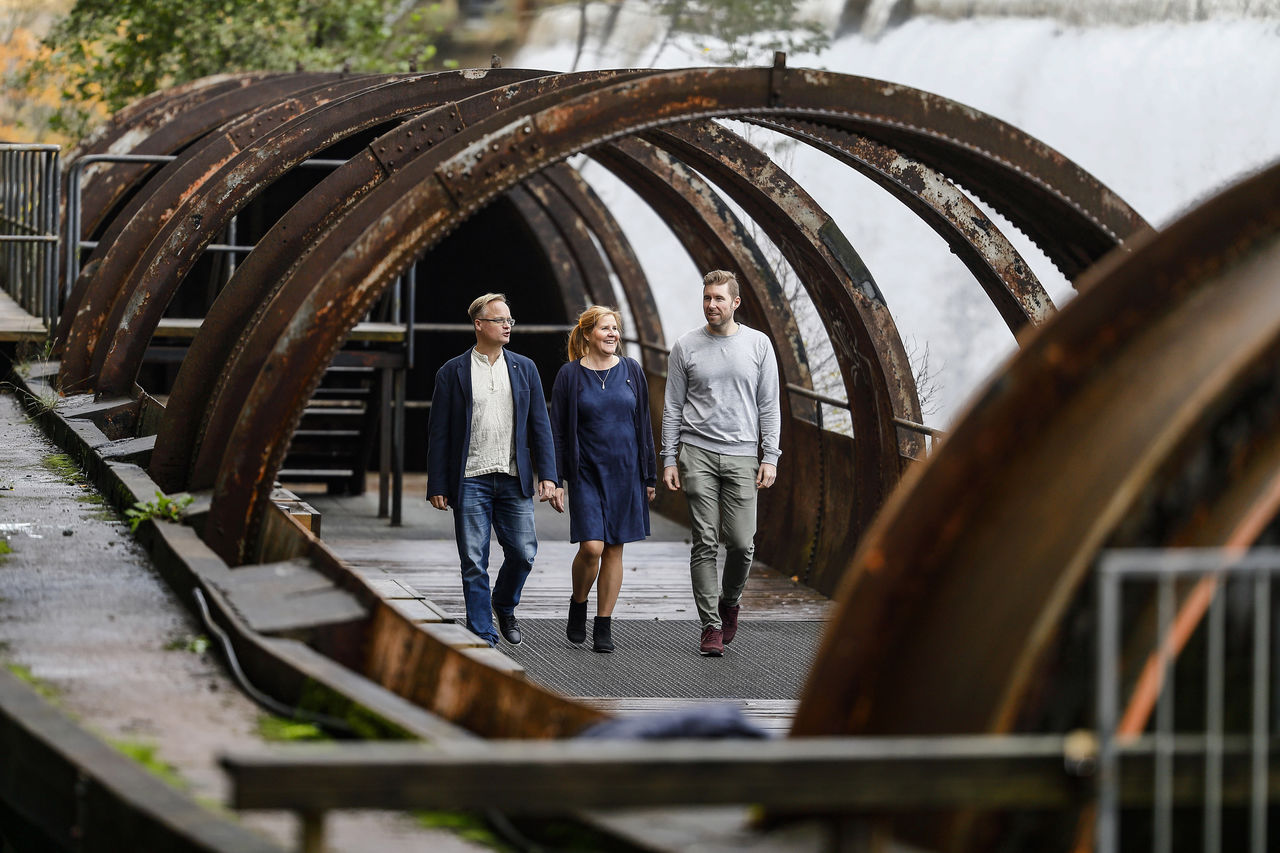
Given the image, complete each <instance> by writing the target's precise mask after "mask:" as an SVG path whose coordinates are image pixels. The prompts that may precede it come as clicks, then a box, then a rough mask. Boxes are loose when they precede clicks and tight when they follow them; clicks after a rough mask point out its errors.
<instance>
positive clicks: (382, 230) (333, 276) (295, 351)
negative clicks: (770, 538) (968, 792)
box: [215, 70, 1100, 538]
mask: <svg viewBox="0 0 1280 853" xmlns="http://www.w3.org/2000/svg"><path fill="white" fill-rule="evenodd" d="M770 74H771V72H770V71H767V70H760V71H757V70H719V71H709V70H695V71H681V72H669V73H666V74H661V75H653V76H649V77H644V78H640V79H634V80H630V81H627V82H624V83H620V84H616V85H614V86H611V87H603V88H601V89H599V90H598V91H596V92H594V93H591V94H584V95H580V96H578V97H575V98H568V97H560V98H557V99H555V103H553V104H549V105H539V104H537V103H536V102H535V103H534V106H535V107H536V106H543V109H542V111H541V112H540V113H539V114H538V115H537V117H536V120H535V119H531V120H530V121H528V122H521V121H519V120H517V119H518V116H519V113H520V112H521V111H523V112H530V113H531V112H533V109H532V108H531V107H529V106H526V107H524V108H522V109H521V110H517V111H514V114H513V115H511V116H510V117H509V118H508V117H504V118H503V120H502V124H501V125H499V123H498V121H497V120H494V122H493V123H492V125H490V126H486V127H484V128H479V127H475V128H472V129H470V130H468V131H466V132H464V134H462V135H460V137H459V138H457V139H455V140H450V141H448V142H446V143H444V144H443V145H441V146H440V147H439V148H437V149H436V150H435V151H434V152H433V154H432V156H431V157H428V158H421V159H425V160H427V161H428V162H435V163H438V164H439V166H440V168H439V170H438V174H437V175H436V183H435V184H434V185H432V184H431V182H429V181H427V182H424V181H422V180H421V177H425V175H424V174H423V171H422V170H420V169H419V168H418V161H415V163H414V164H412V165H411V166H410V167H408V168H406V170H405V171H404V172H402V173H400V174H399V175H398V176H397V177H396V178H393V180H392V181H390V182H388V184H385V185H383V186H382V187H380V188H378V189H377V190H375V191H374V192H373V193H371V194H370V195H369V196H366V198H365V199H364V201H363V202H361V204H360V205H357V206H356V208H353V211H354V210H358V209H359V208H360V207H362V206H373V207H377V208H380V209H381V210H382V212H383V213H384V214H391V212H392V210H394V211H396V212H395V213H394V214H392V215H390V216H386V217H385V218H383V219H382V221H383V222H384V223H390V222H414V223H417V225H416V227H414V228H412V229H411V230H410V231H409V232H408V233H403V232H402V233H398V234H388V233H386V232H387V231H388V230H395V229H388V228H387V227H386V226H385V225H384V226H376V225H375V226H374V227H373V228H369V229H368V230H367V231H366V227H367V226H365V225H363V224H362V223H360V222H357V221H353V222H352V223H351V224H352V225H353V226H355V227H356V228H357V229H358V230H360V231H365V232H366V236H365V238H360V239H357V241H356V244H355V245H354V246H352V247H351V250H350V251H348V252H346V253H345V254H344V255H343V256H342V257H341V258H340V259H339V262H338V263H337V264H335V265H334V267H333V269H332V270H331V271H330V272H328V273H323V274H321V275H320V276H316V273H318V272H319V268H318V267H319V265H318V264H316V265H313V266H310V267H309V269H308V271H309V272H310V273H311V274H312V275H313V276H316V277H314V278H312V279H311V280H312V281H315V280H317V279H318V278H323V279H326V280H327V281H321V284H320V285H319V287H318V288H317V291H316V292H315V293H313V295H312V297H311V298H310V300H309V303H310V307H308V308H307V309H306V310H304V311H302V312H301V313H300V314H299V315H298V316H297V317H296V318H295V320H294V322H295V323H298V322H304V320H303V317H306V320H305V322H307V323H309V324H314V323H315V322H316V321H317V320H321V319H323V320H324V321H325V322H336V323H339V324H341V323H345V322H346V319H347V315H348V314H349V312H350V311H353V310H356V309H359V308H362V306H363V303H364V299H365V298H366V297H368V298H372V296H373V295H376V291H377V290H378V289H379V287H380V286H381V285H379V284H378V283H376V282H375V280H376V279H378V278H380V277H383V276H385V275H386V274H387V273H388V272H389V271H390V270H392V269H399V268H402V267H403V266H404V265H405V264H406V263H407V261H408V260H409V255H410V253H412V254H416V253H418V252H420V251H421V250H422V249H423V248H424V247H425V246H426V245H429V244H430V243H431V242H432V241H433V240H434V239H438V236H439V234H442V233H444V232H446V231H447V230H448V229H449V228H450V227H452V223H453V222H456V221H458V220H460V219H463V218H465V217H466V216H467V215H469V214H470V213H471V212H472V211H473V210H475V209H476V208H477V207H478V206H480V205H481V204H483V203H486V202H487V200H488V199H489V198H491V197H492V195H493V193H494V191H495V190H496V191H501V189H502V188H503V187H505V186H507V185H509V184H510V183H512V182H514V181H515V180H519V179H521V178H523V177H524V176H526V175H528V174H530V173H532V172H533V171H536V170H537V169H538V168H540V167H541V166H543V165H546V164H547V163H549V162H552V161H554V160H556V159H559V158H561V157H563V156H567V154H568V153H572V151H573V150H576V149H581V148H582V147H583V146H584V145H585V146H590V145H593V144H598V143H600V142H604V141H607V140H609V139H611V138H613V137H615V136H618V135H622V134H625V133H630V132H635V131H637V130H643V129H645V128H647V127H656V126H659V125H663V124H669V123H672V122H676V121H682V120H688V119H690V118H697V117H703V116H710V115H728V116H732V115H752V114H777V115H781V116H784V117H785V116H790V117H805V116H807V115H811V114H818V113H821V114H823V115H825V116H827V117H828V120H829V119H830V117H831V116H832V115H833V114H835V115H838V116H839V117H840V118H841V120H842V121H844V122H845V123H846V124H850V125H858V124H860V123H867V124H869V125H870V126H873V127H874V126H875V124H874V123H868V122H866V120H865V115H866V113H867V111H869V108H870V104H860V103H858V102H857V99H856V97H854V98H853V100H849V99H848V97H846V99H844V100H842V101H840V102H839V105H838V106H837V107H836V108H834V109H833V108H832V105H831V95H832V90H836V91H838V92H839V93H840V94H842V95H845V96H857V95H858V94H861V95H863V96H864V97H867V98H869V97H870V95H871V93H872V91H873V90H872V88H871V84H869V83H868V81H864V80H861V79H860V78H843V79H842V80H839V81H837V80H835V79H834V77H833V76H832V75H826V74H817V73H815V74H814V75H811V76H805V77H804V78H803V79H804V83H805V85H804V86H799V85H797V82H796V80H792V81H791V83H789V85H788V87H787V91H786V93H785V97H783V98H782V99H781V100H779V98H778V97H777V93H776V91H773V89H772V88H771V80H770ZM836 76H837V77H838V75H836ZM837 83H839V84H840V85H835V84H837ZM820 84H821V85H820ZM874 91H875V94H876V95H877V98H876V104H877V106H880V107H883V106H884V104H883V100H882V95H883V92H882V91H880V89H875V90H874ZM605 92H607V93H608V95H607V96H601V95H602V94H603V93H605ZM947 103H950V102H947ZM953 106H954V105H953ZM859 108H861V109H859ZM948 119H949V121H948V122H947V124H949V125H955V128H952V127H947V128H944V130H946V131H953V130H955V129H956V128H958V129H959V130H962V131H967V132H968V133H969V135H970V136H971V137H974V138H975V140H976V139H977V138H978V137H979V136H980V131H981V130H989V123H990V122H992V121H994V120H991V119H989V118H987V117H981V116H980V114H976V113H974V112H973V111H964V110H956V111H954V112H953V113H951V114H950V115H949V117H948ZM983 119H985V121H983ZM882 121H883V119H882ZM535 128H536V130H535ZM485 130H489V131H490V133H489V134H488V135H487V136H486V134H485V132H484V131H485ZM902 130H903V129H902V128H900V127H899V128H896V131H897V132H901V131H902ZM915 133H917V135H924V134H922V133H920V132H919V131H915ZM935 133H937V131H936V130H934V129H931V131H930V136H929V140H928V145H929V146H933V147H939V146H942V147H951V148H955V149H957V151H961V150H963V152H964V153H963V154H959V153H958V154H957V157H958V158H960V159H961V160H963V161H966V164H967V165H970V166H971V164H970V163H967V161H972V160H974V159H975V158H976V159H977V160H979V161H980V162H982V163H984V164H985V165H986V167H987V168H988V169H991V170H993V171H1000V170H1004V171H1008V172H1010V174H1009V175H1006V176H1005V177H1006V179H1007V180H1008V181H1009V182H1010V184H1018V183H1020V182H1021V183H1027V181H1025V180H1024V178H1023V176H1024V175H1025V174H1026V172H1024V171H1017V172H1015V171H1014V170H1012V169H1009V168H1007V167H1006V166H1005V165H1004V164H1003V163H1000V162H998V161H997V162H991V161H990V160H988V159H984V158H983V153H984V152H983V149H982V148H981V147H977V150H976V151H974V150H973V149H972V148H963V147H962V145H961V140H959V139H958V138H956V137H955V136H954V133H950V132H944V133H941V134H938V135H932V134H935ZM1019 136H1021V135H1019ZM459 139H465V140H466V141H467V142H471V143H472V144H471V145H469V146H467V145H465V144H463V143H461V142H459V141H458V140H459ZM1028 149H1029V150H1031V151H1032V153H1036V152H1039V153H1040V154H1041V155H1044V154H1045V152H1047V151H1048V149H1047V148H1045V147H1044V146H1038V147H1037V146H1034V145H1033V146H1028ZM1076 172H1079V170H1076ZM411 174H412V175H413V178H412V179H411V178H410V177H409V176H410V175H411ZM1079 175H1083V173H1082V172H1079V174H1078V175H1076V177H1079ZM1085 177H1087V176H1085ZM1090 180H1091V179H1090ZM1093 183H1094V184H1095V185H1096V182H1093ZM393 185H396V186H398V187H401V188H403V191H402V192H397V193H394V194H393V193H391V192H390V191H389V189H388V188H389V187H391V186H393ZM410 185H412V186H410ZM1027 189H1028V191H1030V192H1035V193H1037V194H1042V195H1043V194H1048V195H1052V194H1053V193H1052V190H1051V188H1048V187H1045V186H1041V185H1039V184H1037V183H1035V182H1030V183H1029V185H1028V187H1027ZM450 208H452V210H451V209H450ZM367 216H368V215H367V214H364V215H362V216H361V217H357V219H362V218H366V217H367ZM424 216H425V217H429V218H427V219H426V220H425V221H424V219H423V217H424ZM366 221H367V219H366ZM1082 221H1083V224H1084V225H1085V226H1087V228H1091V229H1094V230H1098V229H1099V228H1100V226H1099V224H1098V222H1097V221H1095V220H1094V219H1092V218H1088V217H1082ZM353 233H354V231H353ZM312 256H316V252H313V253H312V255H311V256H309V257H312ZM373 256H377V257H378V258H379V260H378V261H377V262H372V260H371V259H372V257H373ZM299 269H301V267H300V268H299ZM356 270H362V271H361V272H356ZM296 274H297V273H295V275H296ZM368 275H371V276H372V278H371V279H370V278H366V276H368ZM344 276H345V277H347V278H348V283H347V285H344V286H339V285H336V284H335V283H334V282H336V280H337V279H340V278H343V277H344ZM357 282H358V283H357ZM383 284H385V282H383ZM329 287H333V288H337V289H346V288H347V287H350V288H351V289H350V290H349V291H348V292H347V293H346V294H345V296H344V297H342V298H338V297H337V295H336V292H335V293H334V294H332V295H330V294H327V293H324V291H326V289H327V288H329ZM322 293H323V294H324V295H321V294H322ZM313 312H319V313H313ZM352 322H354V320H353V321H352ZM342 334H345V331H343V332H340V333H337V334H335V335H334V336H333V337H334V339H335V340H340V337H341V335H342ZM334 345H335V343H334V341H329V342H328V343H327V344H326V345H324V346H319V339H317V338H316V336H314V335H313V336H312V342H311V343H299V342H297V340H296V338H294V337H293V336H290V335H286V338H285V341H283V342H282V343H281V347H280V351H279V353H278V356H279V357H280V358H281V359H283V360H284V361H285V362H287V361H289V360H290V357H291V356H290V355H286V353H285V352H284V351H285V350H291V351H292V352H291V355H292V357H297V356H299V355H301V353H302V352H304V351H308V352H309V353H310V354H311V355H312V356H316V355H320V354H322V353H323V355H324V358H325V359H326V360H327V358H328V357H329V356H330V355H331V352H329V350H330V348H331V347H333V346H334ZM307 363H309V361H307V360H304V361H303V362H301V363H293V364H289V370H299V371H303V372H305V371H307V370H309V369H310V368H306V367H304V366H303V365H304V364H307ZM283 364H284V362H282V366H283ZM286 372H287V371H286ZM866 373H867V374H870V376H869V377H868V378H869V379H870V380H871V381H876V380H875V376H874V370H870V369H869V370H867V371H866ZM299 384H300V385H302V384H306V383H302V382H300V383H299ZM306 390H307V391H308V393H309V389H306ZM273 400H274V401H275V402H276V403H282V402H283V403H285V404H286V405H287V406H288V407H289V408H290V409H292V410H293V411H294V412H296V411H298V410H300V405H301V401H300V400H299V399H298V398H297V397H294V396H293V395H290V398H289V399H282V398H281V397H280V396H279V395H275V396H274V397H273ZM253 408H254V407H253V406H252V405H251V406H248V407H246V410H245V412H244V414H246V415H248V416H249V417H247V419H246V420H245V421H243V422H242V425H241V429H251V428H250V427H249V426H248V425H249V424H250V423H252V422H253V421H254V417H253V416H252V415H251V414H250V413H251V410H252V409H253ZM275 414H276V416H278V415H279V414H280V412H279V411H276V413H275ZM877 414H878V417H877V419H876V423H877V424H878V425H881V429H880V431H879V432H878V433H873V434H870V435H867V434H864V435H862V436H860V440H859V442H858V444H857V447H858V448H859V452H860V454H864V455H865V456H867V457H868V458H873V459H876V460H878V464H876V465H874V466H873V467H879V468H885V469H887V467H888V465H890V464H891V465H892V466H893V468H894V469H895V470H896V467H897V465H898V461H897V453H896V449H897V437H896V432H895V431H894V430H893V429H892V419H891V417H890V416H888V413H886V412H883V411H881V412H879V413H877ZM271 420H273V421H274V423H275V426H276V428H279V426H280V424H281V422H279V421H278V420H276V417H273V418H272V419H271ZM284 425H285V426H287V427H289V428H291V427H292V425H293V424H292V421H291V420H290V421H289V422H288V423H286V424H284ZM273 443H275V442H274V441H273ZM242 446H243V445H242ZM240 452H243V451H240ZM282 452H283V449H282V448H279V447H278V448H276V450H275V451H274V452H267V453H265V454H259V455H258V456H257V459H256V462H248V461H247V460H244V461H245V464H246V465H248V466H249V467H254V466H255V465H256V466H257V467H258V473H257V474H249V473H248V472H247V471H238V472H237V473H232V472H231V470H230V469H227V468H224V469H223V471H222V475H221V479H220V483H221V486H220V487H219V494H220V495H227V494H231V493H235V494H237V495H240V496H243V495H244V494H245V490H246V489H247V488H249V487H248V482H249V481H253V480H256V479H257V478H258V477H260V476H262V475H263V473H264V472H265V470H266V469H267V468H273V466H275V465H278V460H275V459H273V458H272V457H273V456H275V455H276V454H277V453H282ZM262 463H266V464H265V467H263V465H262ZM233 467H239V466H238V465H237V466H233ZM246 478H247V479H246ZM864 499H865V502H866V505H868V506H878V505H879V502H880V501H881V500H882V499H883V493H880V494H866V495H864ZM257 500H258V499H257V498H251V499H249V500H247V501H246V502H245V504H247V505H242V506H241V507H240V508H237V509H231V508H230V507H227V509H226V513H227V515H226V516H225V517H226V518H227V520H228V522H229V526H228V527H227V528H225V529H224V530H223V533H228V531H232V530H236V531H238V530H241V529H243V530H245V531H247V530H248V528H249V527H250V526H251V520H252V518H253V516H254V511H253V509H252V504H254V503H255V502H256V501H257ZM242 510H243V511H242ZM215 515H217V516H218V518H219V520H220V521H221V520H222V519H223V518H224V516H222V515H221V514H220V513H218V512H215ZM231 517H234V518H235V521H233V522H232V521H230V518H231ZM229 535H231V536H233V538H235V537H237V536H238V535H239V534H238V533H234V532H233V533H230V534H229ZM246 536H247V533H246Z"/></svg>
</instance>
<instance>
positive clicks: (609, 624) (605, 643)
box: [591, 616, 614, 654]
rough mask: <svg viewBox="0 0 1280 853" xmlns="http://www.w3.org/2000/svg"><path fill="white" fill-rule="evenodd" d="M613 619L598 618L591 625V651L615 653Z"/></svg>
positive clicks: (606, 617)
mask: <svg viewBox="0 0 1280 853" xmlns="http://www.w3.org/2000/svg"><path fill="white" fill-rule="evenodd" d="M613 648H614V646H613V619H612V618H611V617H608V616H597V617H596V620H595V621H594V622H592V623H591V650H592V651H593V652H604V653H606V654H607V653H609V652H611V651H613Z"/></svg>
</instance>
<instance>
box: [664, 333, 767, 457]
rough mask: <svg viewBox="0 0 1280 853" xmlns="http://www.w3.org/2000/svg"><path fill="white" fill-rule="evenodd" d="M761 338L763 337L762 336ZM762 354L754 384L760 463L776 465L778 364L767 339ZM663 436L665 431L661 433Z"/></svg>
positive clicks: (764, 341) (763, 344)
mask: <svg viewBox="0 0 1280 853" xmlns="http://www.w3.org/2000/svg"><path fill="white" fill-rule="evenodd" d="M762 337H763V336H762ZM762 347H763V349H764V353H763V354H762V357H761V359H760V381H759V382H758V383H757V384H756V408H757V409H758V411H759V412H760V444H761V448H762V452H763V456H762V459H761V461H762V462H768V463H769V464H770V465H777V464H778V457H779V456H781V455H782V448H781V437H782V400H781V397H780V393H781V391H780V388H779V382H778V362H777V359H775V358H774V354H773V346H772V345H771V344H770V343H769V339H768V338H764V340H763V342H762ZM663 432H664V434H665V430H664V431H663Z"/></svg>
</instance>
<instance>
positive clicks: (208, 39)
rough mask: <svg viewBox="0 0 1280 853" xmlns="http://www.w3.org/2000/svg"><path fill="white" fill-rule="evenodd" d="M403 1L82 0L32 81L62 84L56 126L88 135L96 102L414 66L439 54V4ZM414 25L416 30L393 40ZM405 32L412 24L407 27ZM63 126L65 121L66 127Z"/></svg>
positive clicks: (48, 44)
mask: <svg viewBox="0 0 1280 853" xmlns="http://www.w3.org/2000/svg"><path fill="white" fill-rule="evenodd" d="M402 5H403V4H401V3H400V2H398V0H77V2H76V4H75V6H74V7H73V8H72V9H71V11H70V13H69V14H68V15H67V16H66V17H64V18H63V19H61V20H60V21H59V22H58V23H57V24H56V25H55V26H54V28H53V29H52V31H51V32H50V33H49V35H48V36H47V37H46V38H45V40H44V46H45V51H44V53H43V54H42V55H41V56H40V57H39V58H38V59H37V60H36V61H34V62H33V63H31V64H30V65H29V66H28V68H27V70H26V72H25V75H24V76H25V80H24V81H23V82H24V83H25V84H26V85H27V86H32V85H36V84H38V83H40V82H47V81H49V80H57V81H60V84H61V87H62V91H61V94H62V97H63V99H64V101H65V104H66V107H67V109H64V111H63V113H62V115H61V116H60V118H59V119H58V120H56V121H55V122H54V125H55V127H58V129H60V130H63V131H65V132H69V133H71V134H72V135H75V136H78V135H80V134H81V133H83V131H84V127H83V126H79V127H78V126H76V123H77V122H80V123H83V122H84V121H85V119H86V118H87V117H88V115H89V114H90V112H91V111H92V110H93V109H94V108H95V107H99V106H100V107H105V108H106V111H107V112H114V111H116V110H118V109H119V108H120V107H122V106H124V105H125V104H128V103H129V102H131V101H134V100H136V99H137V98H139V97H141V96H143V95H146V94H149V93H151V92H154V91H156V90H157V89H161V88H164V87H167V86H172V85H175V84H178V83H182V82H185V81H188V80H194V79H197V78H199V77H204V76H207V75H210V74H217V73H225V72H231V71H282V70H292V69H294V68H295V67H299V66H301V67H304V68H308V69H329V70H338V69H340V68H343V67H349V68H350V69H351V70H353V71H386V70H394V69H398V70H404V69H405V68H406V67H407V63H408V62H409V61H414V62H420V63H422V64H424V65H425V64H426V63H427V62H429V61H430V59H431V58H432V57H433V56H434V53H435V49H434V47H433V46H432V44H431V38H432V36H434V34H435V32H436V31H438V29H439V27H438V22H436V21H433V20H431V18H432V17H433V13H436V12H438V7H426V8H425V9H422V10H414V11H412V12H410V13H409V14H407V15H406V16H405V17H404V19H403V20H402V19H401V17H400V14H399V10H400V9H401V8H402ZM397 25H403V26H407V27H408V28H409V29H410V30H411V32H412V34H411V35H409V36H408V37H397V38H393V32H394V31H395V30H397V29H401V28H400V27H398V26H397ZM400 35H401V36H404V31H403V29H401V32H400ZM59 125H60V126H59Z"/></svg>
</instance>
